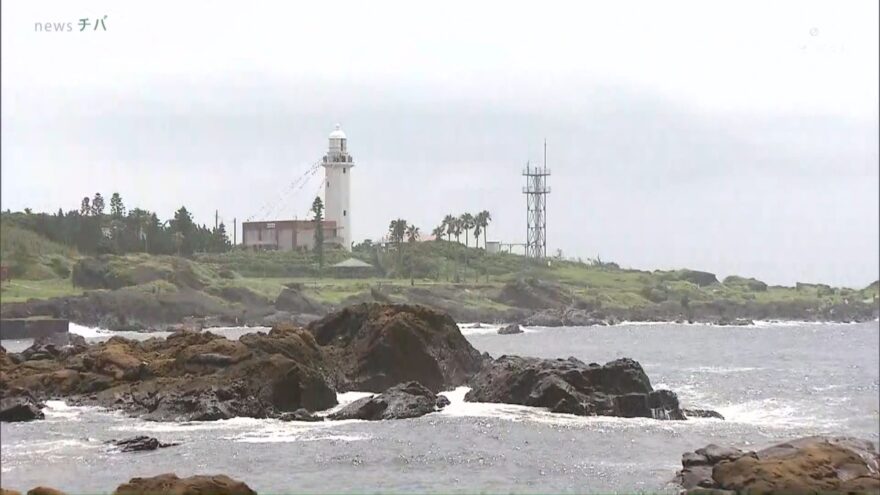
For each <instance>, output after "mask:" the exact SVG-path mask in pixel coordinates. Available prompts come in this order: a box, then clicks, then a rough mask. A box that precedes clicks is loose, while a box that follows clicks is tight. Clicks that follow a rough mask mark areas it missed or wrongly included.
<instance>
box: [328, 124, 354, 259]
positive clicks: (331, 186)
mask: <svg viewBox="0 0 880 495" xmlns="http://www.w3.org/2000/svg"><path fill="white" fill-rule="evenodd" d="M347 141H348V139H347V138H346V136H345V133H344V132H342V129H340V128H339V124H336V130H335V131H333V132H331V133H330V146H329V148H328V150H327V154H326V155H324V163H323V166H324V170H325V171H326V175H325V178H324V218H325V219H326V220H330V221H333V222H335V224H336V235H337V236H338V237H340V238H341V241H342V242H341V243H340V244H342V247H344V248H345V249H347V250H349V251H351V204H350V202H349V198H350V193H351V186H350V180H351V169H352V167H354V160H353V159H352V157H351V155H349V154H348V142H347Z"/></svg>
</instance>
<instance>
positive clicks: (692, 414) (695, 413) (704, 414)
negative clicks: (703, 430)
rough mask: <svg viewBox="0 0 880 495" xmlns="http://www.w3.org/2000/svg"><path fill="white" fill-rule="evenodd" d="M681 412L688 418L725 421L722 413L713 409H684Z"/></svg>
mask: <svg viewBox="0 0 880 495" xmlns="http://www.w3.org/2000/svg"><path fill="white" fill-rule="evenodd" d="M681 412H683V413H684V415H685V416H686V417H688V418H715V419H724V416H722V415H721V413H720V412H718V411H713V410H711V409H682V410H681Z"/></svg>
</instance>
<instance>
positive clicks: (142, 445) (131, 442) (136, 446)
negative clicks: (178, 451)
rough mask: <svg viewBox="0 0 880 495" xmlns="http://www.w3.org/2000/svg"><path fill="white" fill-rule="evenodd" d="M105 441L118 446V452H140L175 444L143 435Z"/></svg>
mask: <svg viewBox="0 0 880 495" xmlns="http://www.w3.org/2000/svg"><path fill="white" fill-rule="evenodd" d="M107 443H111V444H113V445H115V446H116V447H119V451H120V452H142V451H146V450H156V449H160V448H165V447H172V446H174V445H177V444H176V443H162V442H160V441H159V440H158V439H156V438H153V437H148V436H144V435H140V436H136V437H131V438H126V439H123V440H110V441H109V442H107Z"/></svg>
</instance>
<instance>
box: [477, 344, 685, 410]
mask: <svg viewBox="0 0 880 495" xmlns="http://www.w3.org/2000/svg"><path fill="white" fill-rule="evenodd" d="M471 386H472V388H471V391H470V392H468V393H467V395H466V396H465V400H467V401H472V402H503V403H508V404H521V405H525V406H535V407H546V408H548V409H549V410H550V411H552V412H563V413H569V414H576V415H581V416H585V415H586V416H591V415H603V416H624V417H646V418H656V419H684V415H682V414H681V411H680V410H679V407H678V399H677V397H676V396H675V394H674V393H672V392H669V391H666V390H657V391H655V390H653V389H652V387H651V382H650V380H649V379H648V377H647V375H645V372H644V370H642V367H641V365H639V363H637V362H636V361H633V360H632V359H618V360H616V361H612V362H610V363H608V364H606V365H605V366H600V365H598V364H590V365H587V364H585V363H583V362H582V361H580V360H578V359H575V358H568V359H538V358H525V357H519V356H502V357H500V358H498V359H496V360H495V361H494V362H492V363H491V364H488V365H486V366H485V367H484V368H483V370H482V371H480V372H479V373H478V374H477V375H475V376H474V378H473V379H472V380H471Z"/></svg>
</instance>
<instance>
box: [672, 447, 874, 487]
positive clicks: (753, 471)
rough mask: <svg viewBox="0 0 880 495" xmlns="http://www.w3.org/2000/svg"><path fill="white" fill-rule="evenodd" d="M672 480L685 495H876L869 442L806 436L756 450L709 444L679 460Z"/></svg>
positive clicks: (872, 453)
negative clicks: (781, 494)
mask: <svg viewBox="0 0 880 495" xmlns="http://www.w3.org/2000/svg"><path fill="white" fill-rule="evenodd" d="M681 464H682V470H681V471H679V473H678V475H677V477H676V482H677V483H679V484H681V485H682V486H683V487H684V488H685V489H686V490H687V491H688V493H709V492H708V490H714V493H746V492H747V493H878V492H880V456H878V453H877V449H876V447H875V446H874V444H873V443H871V442H868V441H865V440H858V439H854V438H844V437H806V438H800V439H797V440H793V441H791V442H786V443H781V444H778V445H774V446H772V447H768V448H766V449H763V450H759V451H757V452H744V451H742V450H739V449H735V448H729V447H719V446H717V445H708V446H706V447H704V448H702V449H697V450H696V451H694V452H688V453H686V454H684V455H683V456H682V459H681Z"/></svg>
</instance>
